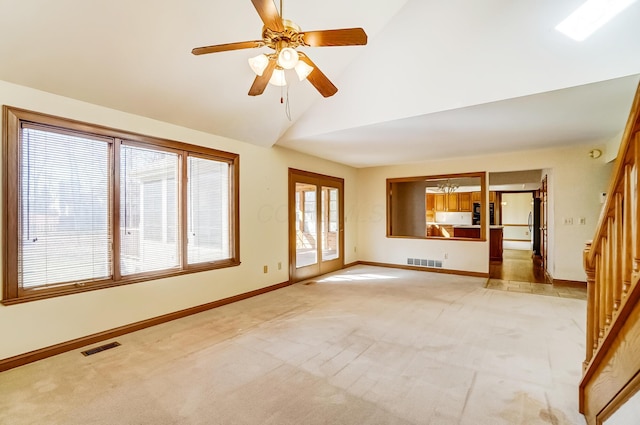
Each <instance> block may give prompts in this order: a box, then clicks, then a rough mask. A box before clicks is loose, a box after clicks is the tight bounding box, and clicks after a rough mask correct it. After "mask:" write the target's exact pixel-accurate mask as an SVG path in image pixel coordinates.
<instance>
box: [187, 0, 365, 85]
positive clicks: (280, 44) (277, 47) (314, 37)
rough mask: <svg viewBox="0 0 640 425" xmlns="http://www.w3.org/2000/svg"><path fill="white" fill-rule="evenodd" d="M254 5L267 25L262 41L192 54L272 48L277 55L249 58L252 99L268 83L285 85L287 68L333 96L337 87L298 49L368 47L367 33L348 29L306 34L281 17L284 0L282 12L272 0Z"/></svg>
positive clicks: (199, 49)
mask: <svg viewBox="0 0 640 425" xmlns="http://www.w3.org/2000/svg"><path fill="white" fill-rule="evenodd" d="M251 3H253V6H254V7H255V8H256V11H257V12H258V15H260V19H262V22H263V23H264V27H263V29H262V40H253V41H241V42H237V43H227V44H216V45H213V46H204V47H196V48H195V49H193V50H192V51H191V53H193V54H194V55H204V54H207V53H217V52H225V51H229V50H239V49H249V48H254V47H270V48H271V49H273V50H274V51H275V52H273V53H270V54H262V55H258V56H256V57H254V58H251V59H249V65H250V66H251V68H252V69H253V71H254V72H255V73H256V78H255V80H254V81H253V85H252V86H251V88H250V89H249V95H250V96H257V95H260V94H262V93H263V92H264V90H265V88H266V86H267V83H271V84H274V85H279V86H283V85H286V80H285V75H284V70H285V69H295V71H296V74H297V75H298V78H299V79H300V80H301V81H302V80H304V79H305V78H307V79H308V80H309V82H310V83H311V84H312V85H313V86H314V87H315V88H316V89H317V90H318V91H319V92H320V94H321V95H322V96H324V97H329V96H333V95H334V94H335V93H336V92H337V91H338V88H337V87H336V86H334V85H333V83H332V82H331V81H330V80H329V79H328V78H327V76H326V75H324V74H323V73H322V71H320V70H319V69H318V67H317V66H316V64H314V63H313V62H312V61H311V59H309V57H308V56H307V55H306V54H304V53H302V52H298V51H297V50H295V49H296V48H297V47H299V46H308V47H321V46H362V45H365V44H367V34H366V33H365V32H364V30H363V29H362V28H345V29H333V30H320V31H304V32H303V31H301V30H300V27H299V26H298V25H296V24H295V23H293V22H291V21H289V20H287V19H283V18H282V16H281V13H282V0H280V12H278V9H277V8H276V5H275V3H274V2H273V0H251Z"/></svg>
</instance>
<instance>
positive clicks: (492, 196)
mask: <svg viewBox="0 0 640 425" xmlns="http://www.w3.org/2000/svg"><path fill="white" fill-rule="evenodd" d="M495 201H496V193H495V192H493V191H491V192H489V202H495Z"/></svg>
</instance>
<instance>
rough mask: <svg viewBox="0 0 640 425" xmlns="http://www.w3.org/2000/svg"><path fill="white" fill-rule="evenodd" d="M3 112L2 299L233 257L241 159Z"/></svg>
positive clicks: (184, 269)
mask: <svg viewBox="0 0 640 425" xmlns="http://www.w3.org/2000/svg"><path fill="white" fill-rule="evenodd" d="M3 112H4V128H5V137H4V156H3V161H4V162H3V168H4V191H3V193H4V199H3V202H4V205H3V210H4V211H5V214H4V228H3V235H4V254H5V255H4V259H5V262H4V268H3V270H4V279H3V302H4V303H13V302H19V301H26V300H31V299H39V298H44V297H49V296H56V295H61V294H66V293H73V292H79V291H85V290H89V289H97V288H103V287H108V286H114V285H121V284H127V283H133V282H138V281H142V280H149V279H154V278H159V277H166V276H172V275H177V274H182V273H189V272H194V271H200V270H210V269H214V268H220V267H228V266H233V265H237V264H239V246H238V234H239V232H238V155H236V154H231V153H227V152H220V151H216V150H213V149H208V148H203V147H200V146H193V145H187V144H184V143H179V142H172V141H167V140H159V139H154V138H151V137H146V136H140V135H137V134H130V133H126V132H123V131H119V130H113V129H108V128H104V127H99V126H92V125H89V124H84V123H78V122H73V121H69V120H65V119H62V118H57V117H51V116H47V115H42V114H38V113H34V112H29V111H23V110H19V109H15V108H9V107H4V111H3Z"/></svg>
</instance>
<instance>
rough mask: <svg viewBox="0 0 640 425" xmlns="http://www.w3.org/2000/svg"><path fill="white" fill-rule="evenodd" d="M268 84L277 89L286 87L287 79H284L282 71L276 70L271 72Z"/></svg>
mask: <svg viewBox="0 0 640 425" xmlns="http://www.w3.org/2000/svg"><path fill="white" fill-rule="evenodd" d="M269 84H272V85H274V86H278V87H282V86H286V85H287V79H286V78H285V75H284V70H283V69H276V70H275V71H273V74H271V79H269Z"/></svg>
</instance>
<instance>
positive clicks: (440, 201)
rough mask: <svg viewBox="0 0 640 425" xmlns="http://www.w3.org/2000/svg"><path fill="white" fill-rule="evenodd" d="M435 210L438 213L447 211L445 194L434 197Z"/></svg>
mask: <svg viewBox="0 0 640 425" xmlns="http://www.w3.org/2000/svg"><path fill="white" fill-rule="evenodd" d="M433 199H434V204H435V210H436V211H446V210H447V204H446V202H445V198H444V193H443V194H435V195H433Z"/></svg>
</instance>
